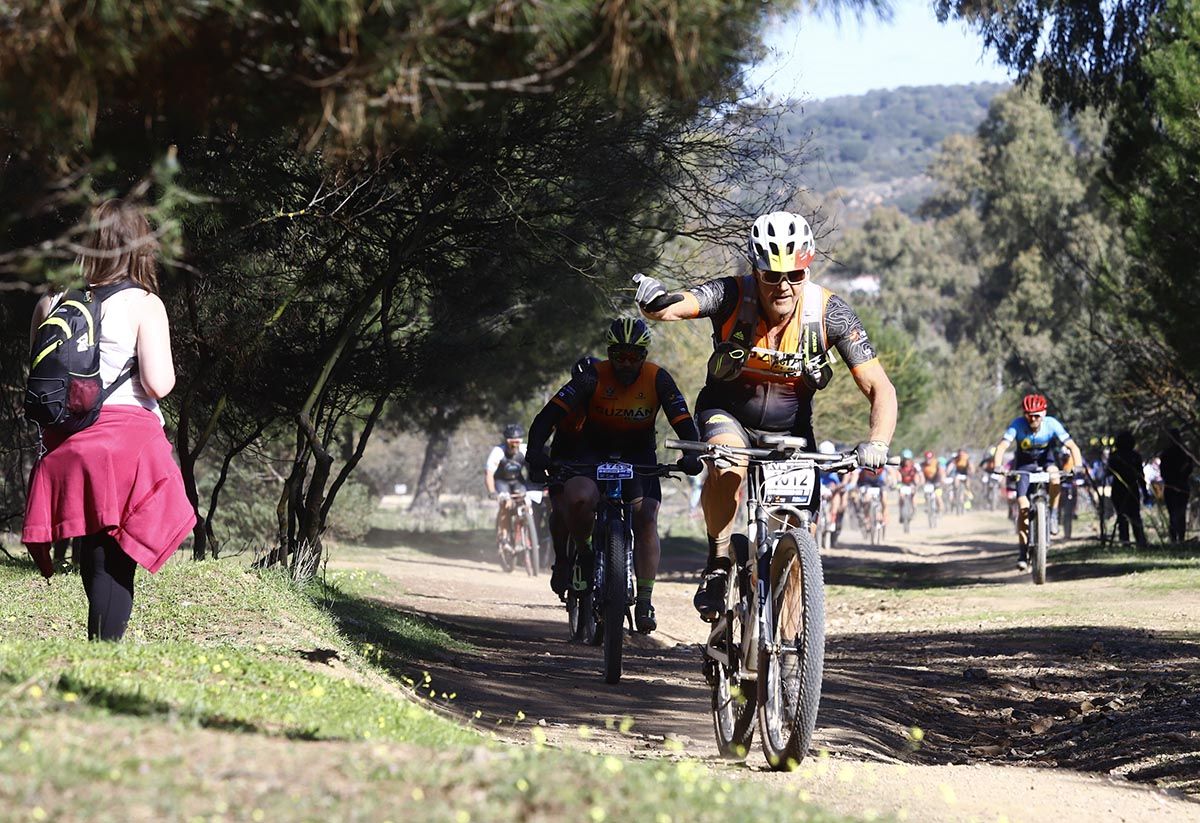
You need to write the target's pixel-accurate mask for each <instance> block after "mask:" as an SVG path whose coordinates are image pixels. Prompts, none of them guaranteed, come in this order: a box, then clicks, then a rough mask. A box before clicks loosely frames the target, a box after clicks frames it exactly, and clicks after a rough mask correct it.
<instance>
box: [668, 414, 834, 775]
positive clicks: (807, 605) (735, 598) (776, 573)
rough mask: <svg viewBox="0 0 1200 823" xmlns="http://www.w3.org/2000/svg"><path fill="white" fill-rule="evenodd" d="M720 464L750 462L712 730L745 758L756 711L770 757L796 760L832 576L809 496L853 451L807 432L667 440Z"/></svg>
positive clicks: (813, 714) (713, 662)
mask: <svg viewBox="0 0 1200 823" xmlns="http://www.w3.org/2000/svg"><path fill="white" fill-rule="evenodd" d="M666 446H667V448H673V449H681V450H684V451H692V452H696V453H698V454H699V455H700V457H701V458H702V459H707V460H710V461H713V462H714V463H716V464H718V465H724V466H732V465H741V466H746V467H747V477H746V494H745V506H746V508H745V510H746V533H745V534H734V535H733V537H732V540H731V542H730V548H731V553H732V555H733V560H734V568H733V569H732V570H731V572H730V583H731V585H728V586H726V588H725V610H724V612H723V613H722V615H721V616H720V617H719V618H718V619H717V621H716V622H715V623H714V624H713V627H712V630H711V631H710V632H709V636H708V640H707V642H706V644H705V649H704V676H705V679H706V681H707V682H708V684H709V686H710V688H711V689H712V702H711V706H712V716H713V730H714V732H715V733H716V738H717V748H718V750H719V751H720V753H721V755H722V756H723V757H727V758H733V759H738V760H740V759H744V758H745V757H746V755H747V753H748V752H749V748H750V743H751V742H752V740H753V737H754V721H755V718H756V717H757V719H758V729H759V738H760V743H761V745H762V750H763V754H764V755H765V756H766V758H767V763H768V764H770V766H771V768H772V769H775V770H790V769H793V768H795V767H796V765H798V764H799V762H800V761H801V760H803V759H804V757H805V755H806V754H807V753H808V748H809V745H810V744H811V743H812V736H813V730H814V729H815V728H816V722H817V707H818V705H819V703H820V700H821V677H822V672H823V669H824V664H825V585H824V578H823V573H822V570H821V558H820V556H819V554H818V552H817V545H816V542H815V541H814V539H813V536H812V533H811V532H810V528H811V526H812V523H813V516H812V512H810V511H809V510H808V508H807V507H808V505H809V504H810V503H811V501H812V496H813V495H814V494H817V493H818V492H817V469H818V467H819V468H820V470H822V471H826V472H846V471H853V470H854V469H855V468H857V467H858V459H857V457H856V456H855V454H854V453H853V452H849V453H844V454H819V453H815V452H805V451H803V449H804V447H805V440H804V438H802V437H789V436H786V435H759V436H757V437H756V438H755V440H754V446H753V447H752V448H739V447H736V446H722V445H717V444H709V443H697V442H691V441H684V440H667V441H666Z"/></svg>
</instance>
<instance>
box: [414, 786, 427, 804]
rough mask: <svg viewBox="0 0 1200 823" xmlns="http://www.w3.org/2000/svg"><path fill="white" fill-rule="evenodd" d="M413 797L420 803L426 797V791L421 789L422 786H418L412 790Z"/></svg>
mask: <svg viewBox="0 0 1200 823" xmlns="http://www.w3.org/2000/svg"><path fill="white" fill-rule="evenodd" d="M412 799H413V800H415V801H417V802H418V803H420V802H421V801H422V800H424V799H425V792H424V790H422V789H421V787H420V786H417V787H416V788H415V789H413V790H412Z"/></svg>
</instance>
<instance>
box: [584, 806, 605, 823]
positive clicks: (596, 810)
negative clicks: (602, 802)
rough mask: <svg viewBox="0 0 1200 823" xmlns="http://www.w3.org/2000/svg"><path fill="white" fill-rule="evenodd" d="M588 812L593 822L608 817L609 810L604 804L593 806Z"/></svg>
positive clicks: (599, 821)
mask: <svg viewBox="0 0 1200 823" xmlns="http://www.w3.org/2000/svg"><path fill="white" fill-rule="evenodd" d="M588 814H589V816H590V817H591V818H592V823H601V821H603V820H604V818H606V817H608V812H606V811H604V807H603V806H592V810H591V811H590V812H589V813H588Z"/></svg>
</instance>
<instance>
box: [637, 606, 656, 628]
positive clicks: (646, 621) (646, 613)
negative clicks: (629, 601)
mask: <svg viewBox="0 0 1200 823" xmlns="http://www.w3.org/2000/svg"><path fill="white" fill-rule="evenodd" d="M633 627H634V628H635V629H637V631H638V633H639V634H650V632H652V631H654V630H655V629H657V628H658V621H657V620H655V619H654V606H652V605H650V604H649V603H645V604H642V603H638V604H637V605H636V606H634V607H633Z"/></svg>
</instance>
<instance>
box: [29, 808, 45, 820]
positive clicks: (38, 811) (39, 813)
mask: <svg viewBox="0 0 1200 823" xmlns="http://www.w3.org/2000/svg"><path fill="white" fill-rule="evenodd" d="M29 816H30V817H32V818H33V819H34V820H45V819H46V810H45V809H43V808H42V807H41V806H34V807H33V808H32V809H30V810H29Z"/></svg>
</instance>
